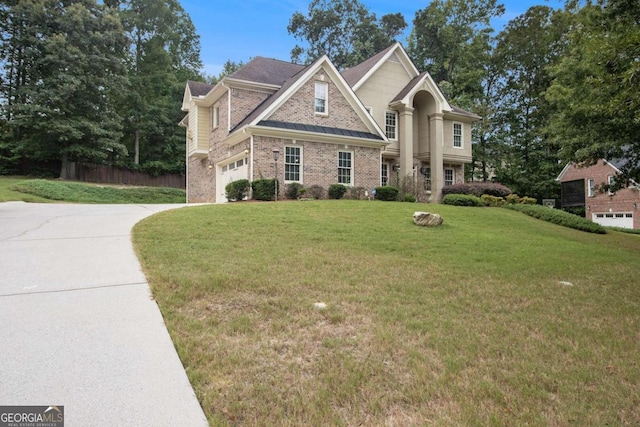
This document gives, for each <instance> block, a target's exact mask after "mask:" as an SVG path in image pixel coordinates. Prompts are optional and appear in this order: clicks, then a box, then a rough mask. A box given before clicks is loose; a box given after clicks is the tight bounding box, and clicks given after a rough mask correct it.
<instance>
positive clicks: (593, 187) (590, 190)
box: [587, 179, 596, 197]
mask: <svg viewBox="0 0 640 427" xmlns="http://www.w3.org/2000/svg"><path fill="white" fill-rule="evenodd" d="M587 182H588V185H589V188H588V189H587V191H588V193H587V196H588V197H595V195H596V181H595V180H594V179H589V180H588V181H587Z"/></svg>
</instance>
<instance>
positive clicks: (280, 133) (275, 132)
mask: <svg viewBox="0 0 640 427" xmlns="http://www.w3.org/2000/svg"><path fill="white" fill-rule="evenodd" d="M251 135H260V136H271V137H275V138H286V139H302V140H305V141H315V142H324V143H327V144H348V145H357V146H359V147H370V148H380V147H383V146H386V145H388V144H389V142H388V140H387V139H386V137H385V140H384V141H383V140H374V139H369V138H359V137H355V136H345V135H333V134H328V133H318V132H309V131H302V130H295V129H282V128H272V127H267V126H245V127H243V128H242V129H239V130H238V131H236V132H234V133H233V134H232V135H231V136H229V137H228V138H227V139H226V140H224V143H225V144H227V145H228V146H232V145H235V144H238V143H239V142H242V141H244V140H245V139H246V138H247V137H248V136H251Z"/></svg>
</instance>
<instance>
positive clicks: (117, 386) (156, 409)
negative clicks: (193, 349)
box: [0, 202, 207, 427]
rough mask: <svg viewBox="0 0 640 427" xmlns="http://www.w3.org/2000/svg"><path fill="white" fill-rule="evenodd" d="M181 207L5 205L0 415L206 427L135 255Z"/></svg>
mask: <svg viewBox="0 0 640 427" xmlns="http://www.w3.org/2000/svg"><path fill="white" fill-rule="evenodd" d="M180 206H182V205H71V204H27V203H22V202H8V203H0V405H62V406H64V411H65V421H66V422H65V426H68V427H74V426H121V425H122V426H125V425H127V426H178V425H180V426H206V425H207V421H206V418H205V416H204V413H203V411H202V409H201V407H200V405H199V403H198V401H197V399H196V398H195V395H194V393H193V390H192V388H191V385H190V384H189V381H188V379H187V376H186V374H185V372H184V369H183V367H182V364H181V363H180V360H179V358H178V355H177V353H176V351H175V349H174V347H173V343H172V342H171V339H170V337H169V334H168V333H167V329H166V327H165V325H164V322H163V319H162V316H161V314H160V311H159V309H158V307H157V305H156V303H155V301H153V300H152V298H151V294H150V290H149V286H148V284H147V281H146V278H145V277H144V275H143V274H142V271H141V269H140V264H139V262H138V260H137V258H136V256H135V254H134V252H133V248H132V245H131V228H132V227H133V225H134V224H135V223H137V222H138V221H140V220H141V219H143V218H145V217H147V216H149V215H151V214H154V213H156V212H160V211H163V210H167V209H173V208H176V207H180Z"/></svg>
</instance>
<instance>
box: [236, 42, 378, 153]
mask: <svg viewBox="0 0 640 427" xmlns="http://www.w3.org/2000/svg"><path fill="white" fill-rule="evenodd" d="M298 67H300V66H298ZM321 69H322V70H324V71H325V72H326V73H327V74H328V75H329V78H330V79H331V81H333V83H334V84H335V85H336V87H337V88H338V89H339V90H340V92H341V93H342V95H343V96H344V97H345V99H346V100H347V102H349V104H350V105H351V107H352V108H353V110H354V112H355V113H356V114H357V115H358V117H359V118H360V120H362V122H363V123H364V124H365V126H366V127H367V128H368V129H369V130H370V133H367V132H364V133H363V135H357V134H351V135H345V134H344V132H342V133H340V132H338V133H336V132H331V131H327V129H334V128H325V127H322V126H320V127H308V128H307V130H306V131H310V132H317V133H325V134H327V133H331V134H333V135H344V136H350V137H356V138H364V139H370V140H371V139H374V138H372V137H371V136H376V138H375V139H379V141H380V142H383V143H384V142H386V141H387V140H386V136H384V132H383V131H382V129H381V128H380V127H379V126H378V124H377V123H376V122H375V120H373V118H372V117H371V115H370V114H369V113H368V112H367V110H366V109H365V107H364V105H362V102H361V101H360V99H359V98H358V97H357V96H356V94H355V92H354V91H353V90H352V89H351V87H350V86H349V85H348V84H347V82H346V81H345V80H344V77H342V75H341V74H340V73H339V72H338V70H337V69H336V68H335V66H334V65H333V64H332V63H331V61H330V60H329V58H328V57H327V56H326V55H323V56H322V57H321V58H318V59H317V60H316V61H315V62H313V63H312V64H311V65H308V66H307V67H302V69H300V70H299V71H298V72H297V73H296V74H295V75H293V76H292V77H291V78H289V79H288V80H286V81H285V82H284V83H283V85H282V86H281V87H280V88H279V89H278V90H277V91H276V92H275V93H274V94H272V95H271V96H269V97H268V98H267V99H265V100H264V101H263V102H262V103H261V104H260V105H258V107H256V108H255V109H254V110H253V111H252V112H251V113H250V114H249V115H248V116H247V117H245V119H244V120H242V121H241V122H240V123H239V124H238V125H237V126H236V127H235V128H233V129H232V130H231V132H230V133H229V138H232V137H233V135H234V134H238V133H240V132H239V131H240V130H241V129H243V128H244V129H246V128H247V127H253V126H265V125H264V123H265V122H267V123H268V122H269V121H268V120H267V118H268V117H269V116H270V115H271V114H272V113H273V112H274V111H276V110H277V109H278V108H279V107H280V106H281V105H282V104H284V103H285V102H286V101H287V100H288V99H289V98H290V97H291V96H293V94H295V93H296V92H297V91H298V89H300V88H301V87H302V86H303V85H304V84H305V83H306V82H307V81H309V80H310V79H311V78H313V76H314V75H315V74H316V73H317V72H318V71H320V70H321ZM289 70H290V71H291V70H293V68H291V69H289ZM271 122H272V123H275V122H273V121H271ZM261 123H262V124H261ZM282 123H285V122H282ZM270 127H274V126H270ZM277 127H279V129H285V130H293V129H292V127H291V126H290V125H279V126H277ZM313 129H315V130H313ZM364 134H366V135H364ZM232 139H233V138H232Z"/></svg>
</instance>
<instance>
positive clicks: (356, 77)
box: [342, 43, 396, 87]
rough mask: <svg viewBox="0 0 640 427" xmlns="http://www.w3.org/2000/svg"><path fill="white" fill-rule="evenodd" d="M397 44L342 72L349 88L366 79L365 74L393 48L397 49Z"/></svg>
mask: <svg viewBox="0 0 640 427" xmlns="http://www.w3.org/2000/svg"><path fill="white" fill-rule="evenodd" d="M395 45H396V43H393V44H392V45H391V46H389V47H388V48H386V49H385V50H383V51H382V52H378V53H376V54H375V55H373V56H372V57H371V58H369V59H367V60H366V61H364V62H361V63H360V64H358V65H356V66H354V67H351V68H347V69H346V70H344V71H343V72H342V77H344V79H345V80H346V81H347V83H348V84H349V86H351V87H353V85H355V84H356V83H358V82H359V81H360V79H361V78H363V77H364V75H365V74H367V73H368V72H369V70H370V69H371V68H373V66H374V65H376V64H377V63H378V61H380V60H381V59H382V57H383V56H385V55H386V54H387V52H389V51H390V50H391V49H392V48H393V47H395Z"/></svg>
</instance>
